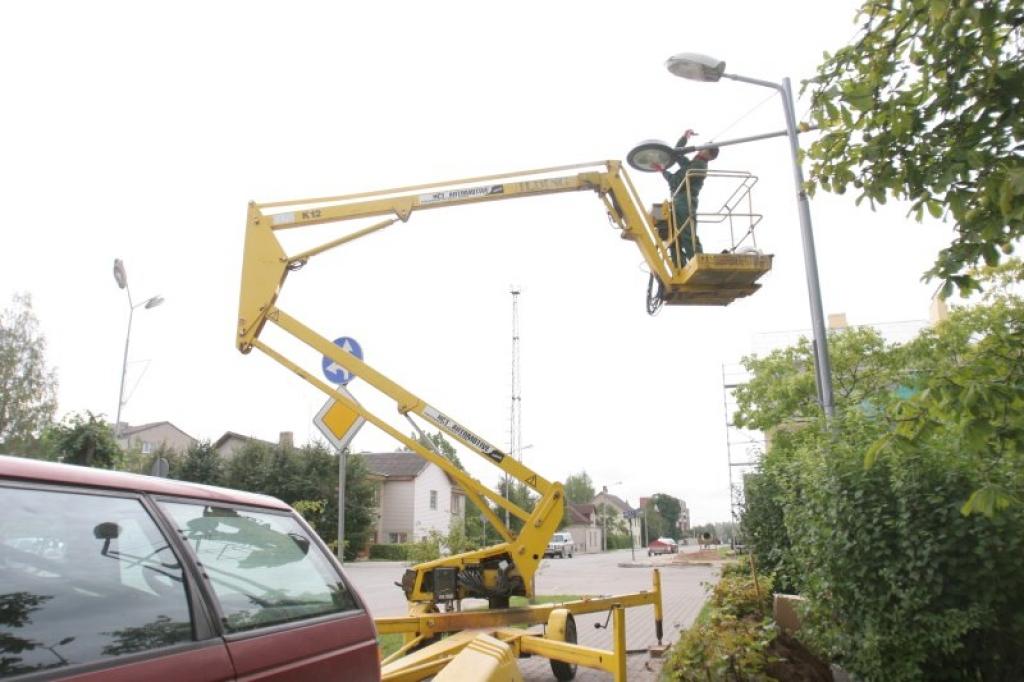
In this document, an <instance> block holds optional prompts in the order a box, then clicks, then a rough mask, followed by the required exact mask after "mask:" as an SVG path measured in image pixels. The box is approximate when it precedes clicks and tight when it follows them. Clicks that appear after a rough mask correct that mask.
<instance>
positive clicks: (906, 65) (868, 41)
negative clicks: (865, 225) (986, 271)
mask: <svg viewBox="0 0 1024 682" xmlns="http://www.w3.org/2000/svg"><path fill="white" fill-rule="evenodd" d="M858 21H862V22H863V24H862V28H861V31H860V33H859V36H858V37H857V39H856V40H855V42H854V43H853V44H851V45H849V46H847V47H844V48H842V49H840V50H838V51H837V52H836V53H835V54H834V55H830V54H828V53H826V54H825V61H824V62H823V63H822V64H821V65H820V66H819V68H818V73H817V76H816V77H815V78H814V79H812V80H811V81H810V82H809V83H808V84H807V85H808V86H809V87H810V88H811V91H812V99H811V102H812V113H811V116H812V119H813V121H814V122H815V123H816V124H817V125H818V126H819V127H820V129H821V130H822V131H823V133H824V134H823V135H822V136H821V137H820V138H819V139H818V141H817V142H815V143H814V144H812V145H811V147H810V150H809V152H808V155H809V157H810V159H811V161H812V165H811V176H812V180H811V183H810V185H811V188H812V190H813V188H814V187H815V186H820V187H822V188H823V189H825V190H827V191H832V192H837V193H840V194H842V193H844V192H845V191H846V190H847V189H848V188H849V187H850V186H853V187H854V188H855V189H856V190H857V191H858V193H859V196H858V198H857V201H858V203H859V202H860V201H861V200H863V199H868V201H869V202H870V203H871V204H872V205H874V204H875V203H880V204H881V203H885V201H886V199H887V198H888V197H893V198H897V199H902V200H907V201H910V202H912V209H911V210H912V212H913V213H914V214H915V215H916V216H917V218H918V220H920V219H921V218H922V217H923V215H924V213H925V212H926V211H927V213H928V214H930V215H932V216H933V217H936V218H938V217H942V216H947V217H949V218H951V219H952V220H953V222H954V223H955V224H956V237H955V239H954V240H953V242H952V244H951V245H950V246H949V247H947V248H945V249H943V250H942V251H941V252H940V253H939V254H938V258H937V260H936V262H935V264H934V266H933V268H932V269H931V270H930V271H929V272H928V273H927V275H928V276H930V277H938V278H940V279H942V280H944V281H945V290H944V293H945V294H946V295H949V294H950V293H951V292H952V290H953V288H954V286H956V287H959V288H960V290H961V292H967V291H970V290H971V289H973V288H975V287H976V285H977V282H976V280H975V279H974V278H973V277H972V276H971V274H970V269H971V267H972V266H974V265H976V264H978V263H979V262H982V261H984V263H986V264H988V265H995V264H996V263H998V262H999V260H1000V252H1001V251H1002V252H1004V253H1010V252H1011V251H1012V249H1013V243H1014V241H1015V240H1017V239H1019V238H1020V237H1021V236H1022V235H1024V159H1022V144H1021V142H1022V138H1024V109H1022V107H1021V94H1022V93H1024V49H1022V48H1024V41H1022V35H1021V31H1022V25H1024V2H1022V0H986V1H978V0H954V1H950V0H866V1H865V2H864V4H863V6H862V7H861V10H860V12H859V14H858Z"/></svg>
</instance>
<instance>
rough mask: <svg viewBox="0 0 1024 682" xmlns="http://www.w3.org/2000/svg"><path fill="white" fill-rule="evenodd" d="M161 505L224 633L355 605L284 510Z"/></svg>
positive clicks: (318, 550)
mask: <svg viewBox="0 0 1024 682" xmlns="http://www.w3.org/2000/svg"><path fill="white" fill-rule="evenodd" d="M161 506H162V508H163V509H164V511H165V512H166V513H167V515H168V516H170V517H171V518H172V519H173V520H174V523H175V525H176V526H177V528H178V532H180V533H181V535H182V537H183V538H185V540H187V541H188V543H189V545H190V546H191V547H192V549H193V551H194V552H195V553H196V557H197V559H198V560H199V562H200V563H201V564H202V568H203V571H204V573H205V574H206V576H207V578H208V580H209V581H210V584H211V586H212V587H213V591H214V593H215V595H216V597H217V600H218V602H219V604H220V609H221V614H222V618H223V621H224V626H225V628H226V629H227V630H228V631H230V632H240V631H243V630H250V629H252V628H258V627H264V626H267V625H275V624H277V623H285V622H288V621H293V620H299V619H303V618H313V617H316V616H322V615H325V614H330V613H337V612H341V611H347V610H350V609H354V608H356V604H355V600H354V599H353V598H352V595H351V594H350V593H349V591H348V589H347V588H346V587H345V584H344V583H343V582H342V581H341V578H340V577H339V576H338V573H337V572H336V571H335V570H334V567H333V566H332V565H331V563H330V561H329V560H328V559H327V557H326V556H324V554H323V553H322V552H321V550H320V549H319V548H318V547H317V545H316V543H314V542H313V541H312V540H311V538H310V537H309V535H308V533H307V532H306V531H305V530H304V529H303V527H302V526H301V525H300V524H299V523H298V522H297V521H296V520H295V519H294V518H292V517H291V516H290V515H287V514H275V513H272V512H257V511H251V510H247V509H234V508H228V507H212V506H203V505H197V504H188V503H179V502H162V503H161Z"/></svg>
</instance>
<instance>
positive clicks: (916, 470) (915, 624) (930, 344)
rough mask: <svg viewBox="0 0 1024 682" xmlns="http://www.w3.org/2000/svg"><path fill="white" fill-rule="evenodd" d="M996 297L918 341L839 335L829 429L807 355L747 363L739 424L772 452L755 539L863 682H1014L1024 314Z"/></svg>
mask: <svg viewBox="0 0 1024 682" xmlns="http://www.w3.org/2000/svg"><path fill="white" fill-rule="evenodd" d="M1021 270H1022V267H1021V265H1020V263H1019V262H1017V261H1014V260H1011V261H1009V262H1008V263H1005V264H1004V265H1001V266H999V267H997V268H986V269H983V270H982V271H980V272H979V273H977V277H978V280H979V282H981V283H982V284H984V285H985V286H986V289H987V290H988V293H987V294H986V298H985V299H984V300H982V301H981V302H980V304H978V305H975V306H972V307H964V308H957V309H954V310H953V311H952V312H951V314H950V316H949V318H948V319H947V320H945V321H943V322H941V323H939V324H938V325H936V326H935V327H933V328H930V329H926V330H925V331H923V332H922V333H921V334H919V335H918V337H917V338H915V339H914V340H912V341H910V342H908V343H905V344H901V345H894V344H888V343H885V342H884V340H883V339H882V338H881V337H880V336H879V335H878V334H877V333H875V332H873V331H872V330H847V331H844V332H838V333H833V334H832V335H831V337H830V344H831V348H832V350H833V362H834V370H835V377H834V379H835V383H836V385H837V387H839V386H841V387H843V388H842V390H839V391H837V400H836V416H835V418H834V419H833V420H832V421H831V422H830V423H825V422H824V421H822V420H820V419H819V418H817V415H816V414H814V413H813V412H812V411H811V410H810V409H809V408H808V406H809V405H812V404H813V401H814V384H813V380H809V379H808V378H807V377H806V375H809V374H810V372H811V358H810V348H809V347H807V346H806V344H801V345H798V346H796V347H794V348H788V349H783V350H779V351H775V352H773V353H771V354H770V355H768V356H767V357H765V358H747V359H746V360H745V364H746V366H747V368H748V369H749V370H750V371H751V372H752V374H753V377H754V379H753V381H751V382H750V383H749V384H748V385H747V386H745V387H744V388H743V389H742V390H740V391H739V392H738V396H737V397H738V403H739V408H740V409H739V413H738V414H737V416H736V421H737V423H739V424H741V425H744V426H747V427H751V428H758V429H761V430H763V431H765V432H766V433H767V434H768V435H769V437H770V447H769V448H768V450H767V452H766V453H765V455H764V457H763V458H762V460H761V463H760V465H759V467H758V471H757V473H756V474H754V475H752V476H748V477H746V479H745V509H744V514H743V519H742V524H743V530H744V535H745V537H746V539H747V540H748V542H749V544H750V545H751V547H752V548H753V550H754V552H755V554H756V555H757V559H758V562H759V564H760V565H761V566H762V567H764V568H767V569H769V570H771V571H772V572H773V573H774V574H775V578H776V584H777V585H778V586H779V588H780V589H783V590H786V591H797V592H800V593H802V594H804V595H806V596H807V597H808V598H809V610H808V613H807V618H806V620H805V627H804V628H803V629H802V630H801V633H802V636H803V637H806V638H807V640H808V641H811V642H813V643H814V644H816V645H817V646H818V647H819V650H822V651H826V652H828V653H829V654H831V655H832V656H834V657H839V658H841V659H842V660H843V663H844V667H846V668H847V669H849V670H851V671H852V672H854V673H856V674H857V675H858V676H859V677H861V678H863V679H888V680H917V679H929V680H932V679H934V680H945V679H950V680H952V679H1012V678H1013V677H1014V676H1015V675H1016V674H1017V673H1018V671H1019V670H1020V669H1022V666H1024V657H1022V656H1024V654H1022V653H1021V651H1020V647H1019V642H1020V641H1021V638H1022V637H1024V621H1021V619H1020V616H1019V614H1020V613H1021V612H1022V610H1024V575H1022V573H1021V571H1020V570H1019V557H1020V555H1021V552H1024V299H1021V298H1020V297H1019V296H1017V295H1015V294H1014V293H1013V292H1012V287H1009V286H1007V283H1009V282H1013V281H1016V280H1017V279H1018V278H1019V275H1020V273H1021Z"/></svg>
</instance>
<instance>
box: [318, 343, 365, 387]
mask: <svg viewBox="0 0 1024 682" xmlns="http://www.w3.org/2000/svg"><path fill="white" fill-rule="evenodd" d="M334 345H335V346H337V347H338V348H340V349H342V350H343V351H345V352H346V353H351V354H352V355H354V356H356V357H357V358H359V359H360V360H362V359H363V349H362V347H361V346H360V345H359V343H358V342H357V341H356V340H355V339H353V338H349V337H348V336H342V337H340V338H337V339H334ZM320 364H321V366H322V367H323V370H324V376H325V377H327V380H328V381H330V382H331V383H334V384H341V385H342V386H344V385H345V384H347V383H348V382H350V381H352V380H353V379H355V378H356V375H355V374H352V372H349V371H348V370H347V369H345V368H344V367H342V366H341V365H339V364H338V363H336V362H335V361H334V360H332V359H331V358H329V357H327V356H326V355H325V356H323V360H322V361H321V363H320Z"/></svg>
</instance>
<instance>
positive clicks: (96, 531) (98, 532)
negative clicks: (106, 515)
mask: <svg viewBox="0 0 1024 682" xmlns="http://www.w3.org/2000/svg"><path fill="white" fill-rule="evenodd" d="M92 534H93V536H94V537H95V538H96V539H97V540H106V541H108V542H109V541H110V540H116V539H117V536H119V535H120V534H121V526H119V525H117V524H116V523H114V522H113V521H104V522H103V523H97V524H96V525H95V526H94V527H93V529H92Z"/></svg>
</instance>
